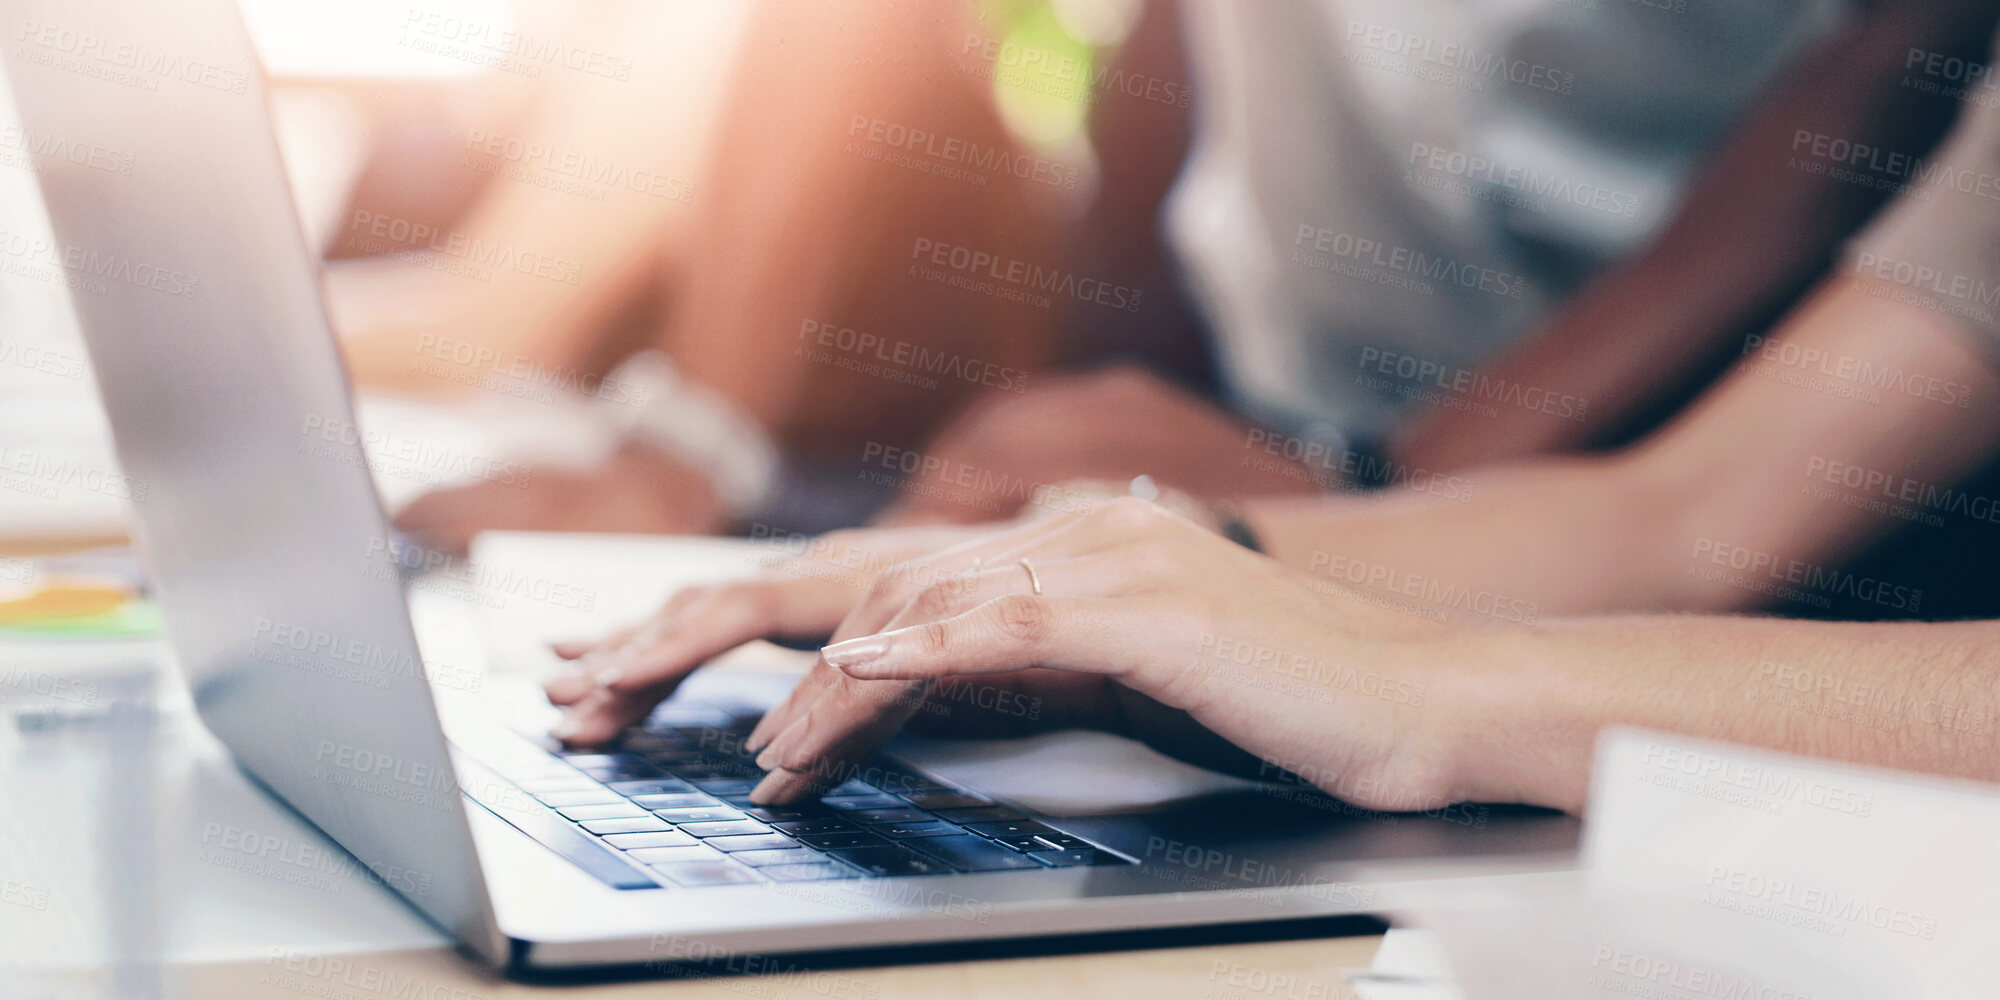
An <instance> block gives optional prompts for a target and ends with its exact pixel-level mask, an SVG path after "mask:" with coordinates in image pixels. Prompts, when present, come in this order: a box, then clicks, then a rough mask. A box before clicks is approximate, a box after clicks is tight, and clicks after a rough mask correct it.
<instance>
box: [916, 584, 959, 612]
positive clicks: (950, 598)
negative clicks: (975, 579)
mask: <svg viewBox="0 0 2000 1000" xmlns="http://www.w3.org/2000/svg"><path fill="white" fill-rule="evenodd" d="M960 588H961V585H959V584H957V583H956V582H954V581H940V582H938V583H933V584H931V585H930V586H928V587H925V588H924V589H922V590H919V591H917V596H916V597H914V598H911V600H910V603H909V605H908V608H907V611H908V613H909V614H911V615H914V616H916V617H918V618H921V619H924V620H926V621H930V620H934V619H937V618H943V617H945V616H947V615H949V614H951V613H952V612H953V611H955V610H957V609H958V605H959V592H960Z"/></svg>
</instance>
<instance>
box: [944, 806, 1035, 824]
mask: <svg viewBox="0 0 2000 1000" xmlns="http://www.w3.org/2000/svg"><path fill="white" fill-rule="evenodd" d="M935 811H936V813H937V814H938V818H940V819H947V820H950V821H952V822H953V823H993V822H998V821H1001V820H1012V819H1026V818H1027V817H1026V816H1023V815H1021V814H1020V813H1017V812H1015V811H1014V810H1012V809H1009V808H1007V807H1006V806H974V807H972V808H970V809H938V810H935Z"/></svg>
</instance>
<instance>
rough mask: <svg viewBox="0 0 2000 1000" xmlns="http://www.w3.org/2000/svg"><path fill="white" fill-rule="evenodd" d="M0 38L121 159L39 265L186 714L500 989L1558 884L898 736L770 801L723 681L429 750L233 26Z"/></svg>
mask: <svg viewBox="0 0 2000 1000" xmlns="http://www.w3.org/2000/svg"><path fill="white" fill-rule="evenodd" d="M0 12H4V13H5V17H6V21H5V24H4V34H5V38H6V41H5V50H4V58H5V61H6V65H7V69H8V71H9V72H10V73H11V75H12V79H13V85H14V93H15V94H16V95H17V100H18V102H19V104H20V105H21V107H20V116H21V119H22V121H23V122H24V123H25V125H26V128H27V130H28V132H29V133H30V134H31V135H33V136H36V137H38V141H39V137H46V138H49V139H51V140H52V141H56V142H60V143H64V144H66V146H65V148H71V149H78V148H80V149H85V150H90V149H103V150H110V151H116V152H117V153H118V154H119V155H118V156H117V157H115V158H106V157H91V156H82V157H74V156H72V157H52V158H50V159H49V162H48V163H47V165H46V166H45V167H44V168H43V171H42V175H41V182H42V187H43V191H44V195H45V197H46V200H47V202H48V206H49V213H50V216H51V218H52V220H53V223H54V229H55V233H56V235H57V239H56V241H55V244H54V245H52V246H50V247H46V248H41V249H40V250H38V251H37V253H38V254H39V255H40V256H41V257H43V258H45V262H46V263H47V264H48V266H51V267H55V268H60V269H62V270H63V271H65V272H67V280H68V281H69V285H70V288H71V296H72V298H73V300H74V304H75V307H76V310H77V313H78V315H79V318H80V320H81V325H82V328H83V330H84V333H85V336H86V339H87V340H88V342H89V347H90V353H91V358H92V360H93V362H94V364H95V366H96V371H97V376H98V380H99V383H100V385H101V387H102V391H103V396H104V404H105V407H106V409H107V411H108V413H109V415H110V418H111V423H112V428H113V431H114V435H115V437H116V439H117V445H118V452H119V457H120V460H121V461H122V463H123V465H124V467H125V471H126V472H127V473H128V474H130V475H132V476H135V477H140V478H142V479H144V480H146V481H149V482H150V484H151V490H150V492H149V494H148V495H147V497H146V498H145V500H144V502H142V503H138V504H136V505H135V509H136V511H137V514H138V519H139V525H138V527H139V531H140V535H141V541H142V544H143V548H144V550H145V553H146V556H147V557H148V559H149V561H150V565H151V568H152V571H153V574H154V578H155V580H156V583H157V587H158V596H159V600H160V603H161V606H162V607H163V609H164V611H165V613H166V619H167V622H168V625H169V628H170V631H171V633H172V640H173V644H174V648H175V650H176V652H177V654H178V656H179V657H180V660H181V663H182V665H183V668H184V670H185V672H186V674H187V676H188V679H189V682H190V684H191V685H192V687H193V694H194V699H195V703H196V706H197V708H198V710H199V712H200V715H201V718H202V719H203V721H204V722H205V723H206V724H207V725H208V727H209V728H210V729H211V730H213V731H214V733H215V734H216V735H217V736H218V737H219V738H220V739H221V740H222V741H223V742H224V743H225V744H226V745H227V746H228V747H229V749H230V750H231V751H232V752H233V753H234V755H235V757H236V759H237V760H238V761H239V762H240V763H241V765H242V767H243V768H244V769H245V770H246V771H247V772H248V773H249V774H250V775H251V776H253V777H254V778H255V779H256V780H257V781H259V782H260V783H261V784H262V785H263V786H265V787H266V788H268V789H269V790H270V792H271V793H272V794H274V795H277V796H279V797H280V798H282V799H283V800H284V801H285V802H287V803H289V804H290V805H291V806H292V807H293V808H295V809H296V810H297V811H298V812H299V813H301V814H303V815H304V816H305V817H306V818H307V819H309V820H311V821H312V822H313V823H315V824H317V825H318V826H319V827H320V828H321V829H322V830H324V831H325V832H326V833H327V834H328V835H329V836H330V837H332V838H333V839H334V840H335V841H337V842H338V843H339V844H340V845H341V846H343V847H344V848H346V849H347V850H348V851H349V852H351V853H352V854H353V855H354V856H355V857H356V858H357V859H358V860H359V861H360V862H361V863H362V864H365V865H366V866H367V868H368V869H369V870H370V871H372V872H373V873H374V874H375V876H376V877H377V879H379V881H380V882H381V883H382V884H384V885H386V886H388V887H389V888H391V889H393V890H395V891H396V892H398V893H400V894H401V895H402V896H403V898H404V899H406V900H407V901H408V902H409V903H410V905H412V906H414V907H415V908H416V909H417V910H419V911H421V912H422V913H423V914H425V915H426V916H427V917H428V918H429V919H431V920H432V921H434V922H435V923H437V924H438V925H439V926H441V927H443V928H445V929H446V930H448V931H449V932H450V933H452V934H453V935H455V936H456V937H457V938H458V939H459V940H460V941H462V942H463V944H464V945H465V946H466V947H467V948H468V949H470V950H471V951H473V952H475V953H477V954H478V955H480V956H483V957H484V958H485V959H486V960H488V961H490V962H492V963H494V964H495V965H498V966H501V967H504V968H506V969H509V970H511V971H515V972H526V971H530V970H559V969H568V968H580V967H586V966H603V965H642V966H643V965H648V964H655V963H657V964H659V965H675V966H680V965H682V964H689V965H704V964H705V965H710V966H716V965H717V964H718V963H719V964H720V967H722V968H737V969H741V968H745V967H757V968H766V969H768V968H776V967H778V966H773V965H769V964H764V965H757V966H746V964H745V963H744V962H743V959H744V957H745V956H752V955H757V956H772V955H793V956H797V955H801V954H803V953H830V952H843V951H851V950H854V949H877V948H883V947H885V946H892V947H908V946H921V945H949V944H954V943H963V942H970V941H992V940H998V939H1034V938H1046V937H1053V936H1067V935H1075V934H1084V933H1095V932H1117V931H1132V930H1139V929H1147V928H1165V927H1188V926H1219V925H1225V924H1244V923H1256V922H1270V921H1289V920H1298V919H1304V918H1315V917H1326V916H1333V915H1340V914H1351V913H1362V912H1369V911H1373V910H1377V909H1379V908H1380V907H1381V906H1382V905H1383V903H1384V900H1385V897H1384V896H1383V895H1381V892H1380V889H1381V888H1382V887H1383V886H1385V885H1390V884H1398V883H1402V882H1406V881H1411V880H1421V879H1426V878H1435V877H1441V876H1445V875H1463V874H1470V873H1481V872H1487V871H1493V870H1510V869H1512V870H1519V869H1538V868H1539V869H1547V868H1560V867H1568V866H1569V864H1570V856H1571V850H1572V848H1573V845H1574V841H1575V836H1576V824H1575V822H1574V821H1573V820H1570V819H1568V818H1566V817H1561V816H1555V815H1552V814H1546V813H1535V812H1531V811H1519V812H1515V811H1508V810H1501V809H1488V808H1485V807H1478V806H1465V805H1450V806H1444V805H1443V804H1439V803H1423V804H1420V805H1423V806H1428V807H1431V808H1430V811H1429V812H1427V813H1423V814H1411V815H1401V816H1394V817H1385V816H1380V815H1374V814H1367V813H1362V812H1360V811H1358V810H1353V809H1350V808H1348V807H1345V806H1344V805H1342V804H1341V803H1339V802H1337V801H1335V800H1332V799H1329V798H1326V797H1324V796H1321V795H1318V794H1317V793H1313V792H1311V791H1310V790H1308V789H1304V788H1303V787H1301V786H1299V785H1297V784H1288V783H1283V782H1278V783H1272V784H1267V785H1261V786H1256V787H1248V788H1243V789H1241V790H1237V791H1231V792H1228V793H1222V794H1209V795H1204V796H1201V797H1199V798H1195V799H1192V800H1180V801H1172V802H1164V803H1160V804H1159V806H1158V808H1155V809H1150V810H1147V811H1143V812H1137V813H1131V812H1128V813H1122V814H1117V815H1082V816H1076V815H1071V816H1061V817H1055V816H1047V815H1040V814H1037V813H1035V812H1034V811H1033V810H1031V809H1028V808H1023V807H1022V806H1021V805H1020V804H1019V803H1014V802H1009V801H1005V800H996V799H994V798H992V797H990V796H987V795H984V794H981V792H980V791H979V790H978V789H976V788H964V787H959V786H956V785H953V784H952V783H950V782H948V781H941V780H938V778H937V777H936V776H935V775H934V774H933V773H932V772H929V771H927V770H926V769H925V768H924V767H923V766H922V763H921V761H915V762H913V761H912V760H911V759H910V756H909V754H907V753H902V752H901V751H903V750H905V749H906V747H905V746H904V745H902V744H896V743H892V744H891V746H890V747H889V748H888V751H887V752H886V753H885V754H883V755H882V756H881V757H879V758H877V759H875V760H872V761H868V762H865V763H864V765H862V766H860V767H857V768H856V769H855V770H854V771H853V773H852V775H851V777H849V778H848V780H846V781H845V783H844V784H842V785H841V786H840V787H837V788H834V789H833V790H832V791H831V792H829V793H828V794H827V795H825V796H824V797H823V798H821V799H820V800H818V801H815V802H810V803H805V804H802V805H799V806H796V807H791V808H786V809H770V810H760V809H758V808H756V807H755V806H753V805H751V804H750V803H749V801H748V799H747V798H746V794H747V792H748V790H749V787H750V785H751V783H752V782H753V780H754V778H755V776H756V772H755V769H754V767H753V766H752V765H751V764H750V763H749V762H748V760H747V759H745V758H744V756H743V755H742V754H741V752H740V744H741V737H742V735H743V734H744V732H746V731H747V727H748V725H749V724H750V723H751V722H752V721H754V717H755V714H756V712H757V711H758V710H759V709H760V708H761V707H762V705H761V704H759V703H758V702H757V700H756V698H755V697H753V696H751V695H750V694H749V693H748V692H745V693H744V696H743V697H742V698H735V699H732V698H731V697H728V696H726V695H727V694H728V692H727V691H726V688H727V684H709V685H706V687H707V689H708V690H709V691H710V692H711V697H710V700H708V701H705V702H702V703H693V702H687V701H684V700H681V699H678V698H677V699H676V700H674V701H670V702H668V703H667V704H665V705H664V706H662V708H661V709H660V711H659V712H657V713H656V714H655V715H654V716H653V717H652V718H651V719H649V720H648V721H647V722H646V723H645V724H644V725H642V726H641V727H638V728H635V729H634V730H633V731H631V732H629V733H628V734H627V735H626V737H625V739H624V740H623V741H622V742H621V743H620V744H619V745H617V746H614V747H610V748H606V749H603V750H601V751H598V752H593V753H573V752H568V751H564V750H562V749H561V748H560V747H558V746H556V745H555V744H553V743H551V742H549V741H548V740H547V739H546V738H545V737H543V736H541V735H539V734H532V733H517V732H512V731H509V730H506V729H504V728H503V727H501V726H499V725H498V724H496V723H484V722H479V721H476V720H475V721H471V722H467V723H464V724H460V723H458V721H457V720H455V719H454V720H453V725H452V726H451V727H450V729H449V737H448V736H447V729H446V727H445V725H444V724H443V723H441V721H440V718H439V715H438V713H437V709H436V706H435V705H434V703H433V700H432V693H431V690H430V687H429V685H428V683H427V681H426V679H425V677H424V674H423V670H422V669H421V666H420V665H421V664H422V662H423V657H422V655H421V654H420V652H419V650H418V648H417V643H416V639H415V636H414V634H413V630H412V627H411V623H410V617H409V609H408V603H407V595H406V593H405V591H404V588H403V584H402V582H401V581H400V580H399V579H398V573H397V569H398V567H397V561H396V558H395V556H394V555H393V554H392V552H393V549H392V547H391V546H388V545H386V544H384V542H385V539H387V538H388V537H389V535H388V532H389V528H388V526H387V525H386V523H385V520H384V517H383V514H382V511H381V508H380V505H379V502H378V499H377V493H376V489H375V486H374V484H373V483H372V482H371V480H370V475H369V471H368V466H367V462H366V459H365V456H364V453H363V447H362V443H361V439H360V435H359V434H357V433H356V432H355V423H354V416H353V412H352V409H351V405H350V399H349V394H348V389H347V386H346V384H345V379H344V377H343V375H342V370H341V365H340V359H339V357H338V355H337V353H336V349H335V343H334V339H333V336H332V333H331V331H330V329H329V327H328V323H327V319H326V316H325V313H324V311H323V309H322V306H321V303H320V292H319V286H318V278H317V273H316V263H315V261H314V259H313V257H312V255H311V254H310V253H309V252H308V250H307V247H306V243H305V241H304V238H303V237H302V235H301V231H300V227H299V223H298V220H297V217H296V214H295V212H294V208H293V203H292V200H291V197H290V193H289V190H288V187H287V181H286V176H285V172H284V169H283V166H282V165H281V163H280V160H279V155H278V151H277V147H276V143H275V140H274V137H273V133H272V129H271V125H270V122H269V119H268V112H267V109H266V105H265V86H264V82H263V80H262V77H261V74H260V71H259V70H258V68H257V65H256V63H255V57H254V56H253V54H252V51H251V49H250V46H249V43H248V40H247V38H246V35H245V32H244V28H243V25H242V23H241V20H240V18H239V15H238V12H237V11H236V9H235V6H234V4H233V3H232V2H231V0H0ZM107 167H110V168H111V169H107ZM716 692H720V693H721V694H722V695H725V696H715V693H716ZM1066 766H1068V767H1072V768H1074V769H1076V770H1077V772H1079V773H1085V772H1088V771H1089V769H1090V768H1092V767H1093V766H1096V765H1095V764H1094V762H1093V761H1092V760H1090V759H1079V760H1076V761H1074V762H1073V763H1071V764H1069V765H1066ZM1063 778H1064V776H1063V775H1052V776H1050V780H1051V781H1060V780H1063Z"/></svg>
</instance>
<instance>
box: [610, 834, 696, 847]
mask: <svg viewBox="0 0 2000 1000" xmlns="http://www.w3.org/2000/svg"><path fill="white" fill-rule="evenodd" d="M604 842H605V843H607V844H610V845H611V846H613V847H616V848H618V849H619V850H621V851H633V850H638V849H639V848H642V847H694V846H696V845H697V844H700V843H701V841H699V840H696V839H694V838H693V837H690V836H688V835H687V834H685V833H682V832H680V831H679V830H655V831H653V832H652V833H614V834H611V835H609V836H607V837H605V838H604Z"/></svg>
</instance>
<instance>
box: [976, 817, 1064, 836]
mask: <svg viewBox="0 0 2000 1000" xmlns="http://www.w3.org/2000/svg"><path fill="white" fill-rule="evenodd" d="M965 828H966V829H968V830H971V831H972V832H973V833H976V834H978V835H980V836H982V837H992V838H993V839H994V840H1000V839H1003V838H1006V837H1034V836H1036V835H1037V834H1043V833H1054V832H1056V831H1055V830H1054V829H1053V828H1051V827H1047V826H1043V825H1042V824H1040V823H1037V822H1035V821H1034V820H1031V819H1010V820H1000V821H998V822H993V823H967V824H965Z"/></svg>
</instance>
